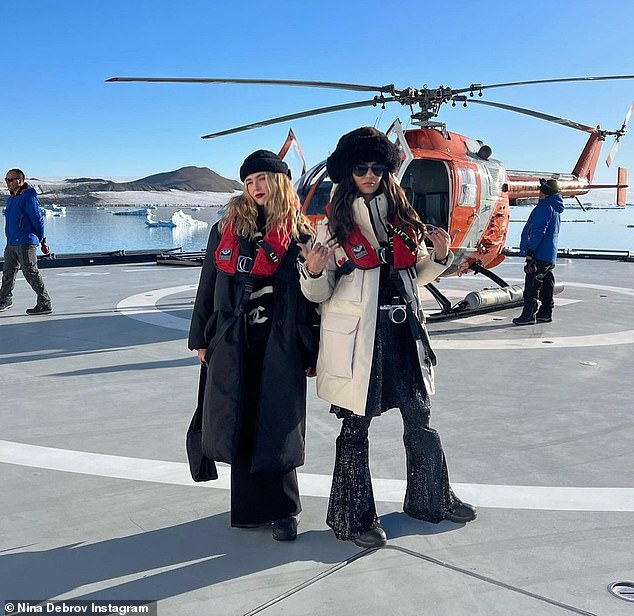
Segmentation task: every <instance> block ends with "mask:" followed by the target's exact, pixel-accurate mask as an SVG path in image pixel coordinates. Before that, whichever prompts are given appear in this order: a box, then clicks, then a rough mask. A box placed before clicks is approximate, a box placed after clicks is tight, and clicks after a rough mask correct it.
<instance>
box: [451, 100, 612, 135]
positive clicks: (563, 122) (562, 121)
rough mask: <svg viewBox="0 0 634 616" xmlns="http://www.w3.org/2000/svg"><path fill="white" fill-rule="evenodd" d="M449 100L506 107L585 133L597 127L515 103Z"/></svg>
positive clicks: (595, 130)
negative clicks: (518, 105) (517, 105)
mask: <svg viewBox="0 0 634 616" xmlns="http://www.w3.org/2000/svg"><path fill="white" fill-rule="evenodd" d="M451 100H454V101H458V102H462V103H476V104H477V105H487V106H489V107H497V108H499V109H506V110H507V111H514V112H515V113H521V114H524V115H527V116H531V117H533V118H539V119H540V120H546V121H547V122H554V123H555V124H559V125H561V126H567V127H568V128H574V129H576V130H580V131H583V132H585V133H596V132H597V131H598V130H599V129H597V128H594V127H592V126H586V125H585V124H580V123H579V122H575V121H574V120H568V119H566V118H560V117H558V116H553V115H549V114H547V113H542V112H541V111H534V110H532V109H526V108H525V107H516V106H515V105H506V104H505V103H494V102H491V101H481V100H478V99H473V98H468V97H466V96H453V97H452V98H451Z"/></svg>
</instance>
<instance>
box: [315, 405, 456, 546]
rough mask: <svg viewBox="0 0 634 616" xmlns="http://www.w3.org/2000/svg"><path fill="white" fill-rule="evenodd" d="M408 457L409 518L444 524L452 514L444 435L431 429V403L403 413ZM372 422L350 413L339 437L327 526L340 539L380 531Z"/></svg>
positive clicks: (406, 408) (405, 507) (406, 506)
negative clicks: (373, 475)
mask: <svg viewBox="0 0 634 616" xmlns="http://www.w3.org/2000/svg"><path fill="white" fill-rule="evenodd" d="M401 415H402V418H403V426H404V431H403V442H404V444H405V453H406V458H407V491H406V493H405V501H404V503H403V510H404V511H405V513H407V514H408V515H410V516H412V517H414V518H418V519H422V520H427V521H429V522H440V521H441V520H443V519H444V518H446V517H447V515H449V513H450V512H451V511H452V509H453V505H454V499H455V496H454V494H453V492H452V491H451V487H450V485H449V476H448V473H447V464H446V462H445V455H444V453H443V449H442V445H441V442H440V436H439V435H438V433H437V432H436V430H434V429H433V428H430V427H429V402H428V400H427V399H425V401H424V402H423V401H421V400H420V399H415V400H412V401H411V404H407V405H403V407H402V408H401ZM371 421H372V417H365V416H359V415H352V414H351V413H350V414H347V415H346V416H345V417H344V418H343V425H342V426H341V433H340V434H339V436H338V437H337V445H336V457H335V468H334V471H333V479H332V489H331V492H330V502H329V504H328V515H327V517H326V523H327V524H328V526H330V528H332V530H333V531H334V533H335V536H336V537H337V538H338V539H343V540H349V539H354V538H355V537H357V536H358V535H359V534H361V533H363V532H365V531H367V530H369V529H371V528H374V527H376V526H378V524H379V519H378V517H377V514H376V507H375V503H374V493H373V491H372V481H371V477H370V465H369V441H368V428H369V427H370V422H371Z"/></svg>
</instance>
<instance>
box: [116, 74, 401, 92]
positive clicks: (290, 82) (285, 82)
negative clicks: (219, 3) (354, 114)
mask: <svg viewBox="0 0 634 616" xmlns="http://www.w3.org/2000/svg"><path fill="white" fill-rule="evenodd" d="M116 81H126V82H146V83H236V84H255V85H272V86H301V87H311V88H331V89H334V90H352V91H355V92H380V93H384V92H393V91H394V85H393V84H389V85H385V86H369V85H364V84H359V83H339V82H336V81H305V80H298V79H232V78H227V79H226V78H214V77H210V78H207V77H110V78H109V79H106V83H112V82H116Z"/></svg>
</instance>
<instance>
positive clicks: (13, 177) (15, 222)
mask: <svg viewBox="0 0 634 616" xmlns="http://www.w3.org/2000/svg"><path fill="white" fill-rule="evenodd" d="M4 181H5V182H6V183H7V188H8V189H9V198H8V199H7V207H6V210H5V232H6V235H7V246H6V248H5V249H4V265H3V266H2V286H1V287H0V312H2V311H3V310H8V309H9V308H11V306H13V287H14V285H15V278H16V276H17V274H18V269H22V274H23V275H24V278H25V279H26V281H27V282H28V283H29V284H30V285H31V287H32V289H33V290H34V291H35V292H36V293H37V304H36V305H35V307H34V308H29V309H28V310H27V311H26V313H27V314H50V313H51V312H52V311H53V308H52V306H51V298H50V297H49V295H48V293H47V292H46V288H45V287H44V281H43V280H42V276H41V275H40V272H39V270H38V268H37V254H36V253H37V246H38V244H40V243H41V244H42V245H43V246H44V245H45V244H46V238H45V236H44V215H43V214H42V210H41V209H40V202H39V201H38V198H37V194H36V192H35V190H34V189H33V188H32V187H30V186H29V185H28V184H27V183H26V182H25V177H24V173H23V172H22V171H21V170H20V169H10V170H9V171H7V174H6V176H5V178H4Z"/></svg>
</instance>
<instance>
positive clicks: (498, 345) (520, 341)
mask: <svg viewBox="0 0 634 616" xmlns="http://www.w3.org/2000/svg"><path fill="white" fill-rule="evenodd" d="M564 284H565V285H567V286H570V287H581V288H587V289H597V290H601V291H612V292H614V293H621V294H623V295H632V296H634V289H629V288H626V287H612V286H607V285H606V286H604V285H598V284H587V283H581V282H580V283H572V282H566V283H564ZM197 286H198V285H195V284H189V285H182V286H178V287H166V288H163V289H154V290H151V291H147V292H146V293H138V294H136V295H130V296H129V297H126V298H124V299H122V300H121V301H120V302H119V303H118V304H117V311H118V312H120V313H121V314H124V315H125V316H128V317H130V318H132V319H137V320H138V321H143V322H144V323H149V324H150V325H157V326H159V327H167V328H169V329H177V330H180V331H189V320H188V319H183V318H181V317H175V316H173V315H171V314H168V313H165V312H163V311H162V310H161V309H160V308H158V307H157V305H156V304H157V303H158V302H159V301H160V300H161V299H163V298H164V297H167V296H169V295H175V294H177V293H183V292H185V291H192V290H195V289H196V288H197ZM544 340H547V341H548V343H549V344H544ZM633 343H634V329H626V330H623V331H618V332H607V333H602V334H588V335H585V336H549V335H548V332H546V333H545V334H544V333H542V332H540V335H539V336H534V337H531V338H506V339H501V338H495V339H489V340H486V339H478V340H446V339H443V338H440V337H438V336H433V345H434V348H435V349H442V350H471V351H475V350H479V351H482V350H497V349H505V350H508V349H544V348H553V347H555V348H569V347H589V346H610V345H615V344H633Z"/></svg>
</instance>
